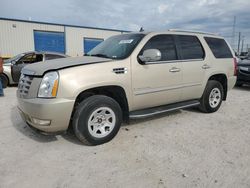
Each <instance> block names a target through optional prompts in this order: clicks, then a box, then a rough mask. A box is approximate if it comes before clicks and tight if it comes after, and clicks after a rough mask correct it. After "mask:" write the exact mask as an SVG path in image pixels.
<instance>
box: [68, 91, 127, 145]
mask: <svg viewBox="0 0 250 188" xmlns="http://www.w3.org/2000/svg"><path fill="white" fill-rule="evenodd" d="M121 123H122V110H121V107H120V105H119V104H118V103H117V102H116V101H115V100H114V99H112V98H110V97H107V96H103V95H94V96H91V97H89V98H87V99H85V100H84V101H82V102H81V103H80V104H79V105H78V107H77V109H76V111H75V113H74V115H73V121H72V125H73V130H74V133H75V135H76V137H77V138H78V139H79V140H80V141H81V142H82V143H84V144H86V145H100V144H103V143H106V142H109V141H110V140H112V139H113V138H114V137H115V136H116V134H117V133H118V131H119V129H120V126H121Z"/></svg>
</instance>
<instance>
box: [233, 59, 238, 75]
mask: <svg viewBox="0 0 250 188" xmlns="http://www.w3.org/2000/svg"><path fill="white" fill-rule="evenodd" d="M237 73H238V65H237V59H236V57H234V76H237Z"/></svg>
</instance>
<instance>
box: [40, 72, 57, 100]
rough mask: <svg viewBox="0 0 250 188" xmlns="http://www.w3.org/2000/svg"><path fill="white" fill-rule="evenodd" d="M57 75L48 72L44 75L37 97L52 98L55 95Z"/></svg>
mask: <svg viewBox="0 0 250 188" xmlns="http://www.w3.org/2000/svg"><path fill="white" fill-rule="evenodd" d="M58 78H59V76H58V73H57V72H48V73H46V74H45V75H44V77H43V80H42V82H41V84H40V88H39V91H38V97H41V98H54V97H56V95H57V88H58Z"/></svg>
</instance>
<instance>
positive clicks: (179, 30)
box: [168, 29, 218, 35]
mask: <svg viewBox="0 0 250 188" xmlns="http://www.w3.org/2000/svg"><path fill="white" fill-rule="evenodd" d="M168 31H176V32H185V33H198V34H207V35H218V34H216V33H209V32H203V31H192V30H183V29H168Z"/></svg>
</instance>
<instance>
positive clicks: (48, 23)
mask: <svg viewBox="0 0 250 188" xmlns="http://www.w3.org/2000/svg"><path fill="white" fill-rule="evenodd" d="M0 20H6V21H16V22H26V23H36V24H46V25H57V26H63V27H77V28H85V29H97V30H106V31H117V32H131V31H126V30H119V29H109V28H101V27H89V26H80V25H69V24H60V23H51V22H41V21H30V20H22V19H14V18H3V17H0Z"/></svg>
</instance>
